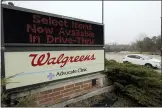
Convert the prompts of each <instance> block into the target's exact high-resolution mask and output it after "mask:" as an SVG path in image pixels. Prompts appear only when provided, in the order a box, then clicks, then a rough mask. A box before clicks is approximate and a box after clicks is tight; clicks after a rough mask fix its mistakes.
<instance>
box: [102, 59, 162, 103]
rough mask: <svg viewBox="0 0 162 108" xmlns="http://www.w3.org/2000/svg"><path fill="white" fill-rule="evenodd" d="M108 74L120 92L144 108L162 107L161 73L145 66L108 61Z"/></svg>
mask: <svg viewBox="0 0 162 108" xmlns="http://www.w3.org/2000/svg"><path fill="white" fill-rule="evenodd" d="M105 65H106V72H105V73H106V74H107V75H108V77H109V78H110V79H111V80H112V81H113V82H115V83H117V84H116V85H117V86H120V87H118V88H120V89H119V92H120V93H122V94H124V95H127V96H129V97H131V98H132V99H134V100H136V101H137V102H138V103H139V104H140V105H142V106H162V79H161V75H160V73H158V72H156V71H154V70H153V69H148V68H147V67H144V66H138V65H134V64H130V63H124V64H123V63H117V62H116V61H114V60H110V61H108V60H106V63H105Z"/></svg>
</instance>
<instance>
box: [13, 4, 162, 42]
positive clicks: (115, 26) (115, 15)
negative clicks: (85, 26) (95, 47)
mask: <svg viewBox="0 0 162 108" xmlns="http://www.w3.org/2000/svg"><path fill="white" fill-rule="evenodd" d="M13 3H14V4H15V6H19V7H25V8H29V9H34V10H39V11H44V12H49V13H54V14H59V15H64V16H69V17H75V18H79V19H85V20H90V21H95V22H100V23H102V2H101V1H14V2H13ZM160 17H161V1H104V24H105V43H113V42H116V43H118V44H129V43H131V42H132V41H135V39H137V37H138V36H139V34H140V33H146V34H147V35H148V36H149V37H152V36H157V35H160V34H161V19H160Z"/></svg>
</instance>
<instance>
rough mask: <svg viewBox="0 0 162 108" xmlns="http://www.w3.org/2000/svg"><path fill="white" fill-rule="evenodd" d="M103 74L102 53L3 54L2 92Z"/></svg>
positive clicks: (94, 51) (47, 52) (77, 51)
mask: <svg viewBox="0 0 162 108" xmlns="http://www.w3.org/2000/svg"><path fill="white" fill-rule="evenodd" d="M103 70H104V50H76V51H37V52H5V75H6V77H10V76H13V75H15V76H14V77H13V78H11V82H13V83H10V84H7V85H6V89H12V88H17V87H22V86H27V85H32V84H38V83H42V82H48V81H53V80H58V79H64V78H69V77H74V76H79V75H84V74H88V73H94V72H98V71H103Z"/></svg>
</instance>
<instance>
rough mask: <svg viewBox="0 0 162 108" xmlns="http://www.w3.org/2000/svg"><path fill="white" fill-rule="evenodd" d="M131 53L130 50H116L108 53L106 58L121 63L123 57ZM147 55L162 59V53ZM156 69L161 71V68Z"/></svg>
mask: <svg viewBox="0 0 162 108" xmlns="http://www.w3.org/2000/svg"><path fill="white" fill-rule="evenodd" d="M127 54H129V52H119V53H116V52H109V53H106V55H105V56H106V58H107V59H108V60H115V61H117V62H119V63H122V59H123V57H124V56H125V55H127ZM147 56H150V57H152V58H156V59H159V60H161V56H160V55H147ZM155 70H156V71H158V72H161V69H155Z"/></svg>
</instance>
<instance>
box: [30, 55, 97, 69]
mask: <svg viewBox="0 0 162 108" xmlns="http://www.w3.org/2000/svg"><path fill="white" fill-rule="evenodd" d="M29 57H32V61H31V65H32V66H43V65H55V64H61V65H60V67H61V68H62V67H64V66H65V65H66V64H67V63H73V62H84V61H90V60H95V59H96V58H95V57H94V54H90V55H81V56H65V55H64V54H60V56H58V58H57V57H51V54H50V53H45V54H41V55H38V54H30V55H29Z"/></svg>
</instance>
